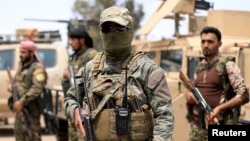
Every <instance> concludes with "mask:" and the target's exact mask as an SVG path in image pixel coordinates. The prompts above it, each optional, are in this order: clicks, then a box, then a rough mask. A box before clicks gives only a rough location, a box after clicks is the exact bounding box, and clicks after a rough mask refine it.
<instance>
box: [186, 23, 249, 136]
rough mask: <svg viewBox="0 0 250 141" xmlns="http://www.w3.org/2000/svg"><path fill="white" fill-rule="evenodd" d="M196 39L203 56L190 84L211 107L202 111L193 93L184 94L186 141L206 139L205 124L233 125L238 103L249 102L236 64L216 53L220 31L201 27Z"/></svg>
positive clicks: (236, 121)
mask: <svg viewBox="0 0 250 141" xmlns="http://www.w3.org/2000/svg"><path fill="white" fill-rule="evenodd" d="M200 38H201V48H202V52H203V55H204V59H203V60H202V61H201V62H200V63H199V64H198V66H197V68H196V73H195V77H194V78H195V79H194V80H193V81H192V83H193V85H194V86H195V87H197V88H198V89H199V91H200V92H201V94H202V96H203V97H204V99H205V100H206V102H207V103H208V104H209V105H210V106H211V108H212V112H211V113H207V114H206V113H205V111H204V110H203V109H201V107H199V106H198V105H197V103H198V101H197V99H196V98H195V97H194V94H193V93H192V92H186V93H185V96H186V100H187V102H188V104H187V105H188V106H189V107H188V109H189V111H188V116H187V117H188V120H189V122H190V126H191V133H190V137H189V141H207V125H208V124H215V122H219V124H220V125H236V124H237V123H238V119H239V115H240V106H241V105H243V104H245V103H247V102H248V101H249V91H248V89H247V87H246V85H245V84H244V80H243V78H242V76H241V72H240V70H239V68H238V66H237V65H236V64H235V63H234V62H233V58H231V57H222V56H221V54H220V53H219V47H220V46H221V45H222V42H221V33H220V31H219V30H218V29H217V28H215V27H209V26H208V27H204V28H203V29H202V31H201V33H200ZM211 76H212V77H211ZM205 114H206V116H205ZM215 119H216V120H215Z"/></svg>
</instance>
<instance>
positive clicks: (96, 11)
mask: <svg viewBox="0 0 250 141" xmlns="http://www.w3.org/2000/svg"><path fill="white" fill-rule="evenodd" d="M123 2H124V1H123ZM113 5H118V4H117V1H116V0H91V1H90V0H88V1H87V0H75V2H74V6H73V8H72V11H73V13H74V14H75V16H76V18H77V17H79V18H82V19H83V20H84V21H87V20H95V21H99V19H100V14H101V12H102V11H103V10H104V9H106V8H108V7H110V6H113ZM120 6H124V7H126V8H128V9H129V11H130V12H131V13H132V16H133V18H134V28H135V30H137V29H138V28H139V27H140V21H141V19H142V18H143V16H144V12H143V6H142V4H135V1H134V0H126V1H125V2H124V3H121V4H120ZM85 25H86V27H87V30H88V32H89V34H90V35H91V36H92V38H93V39H94V44H95V48H96V49H97V50H99V51H100V50H101V40H100V36H99V29H98V26H91V25H87V23H86V24H85Z"/></svg>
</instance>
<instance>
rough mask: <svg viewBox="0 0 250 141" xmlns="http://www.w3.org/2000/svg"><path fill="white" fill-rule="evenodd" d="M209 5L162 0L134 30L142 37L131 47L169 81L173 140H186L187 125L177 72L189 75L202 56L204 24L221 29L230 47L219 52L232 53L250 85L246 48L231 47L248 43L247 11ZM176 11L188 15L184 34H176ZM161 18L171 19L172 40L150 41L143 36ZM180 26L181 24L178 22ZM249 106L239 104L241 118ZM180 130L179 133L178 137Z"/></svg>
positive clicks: (247, 116) (193, 0)
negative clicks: (148, 57)
mask: <svg viewBox="0 0 250 141" xmlns="http://www.w3.org/2000/svg"><path fill="white" fill-rule="evenodd" d="M211 7H213V4H210V3H208V2H206V1H204V0H168V1H163V2H162V4H161V5H160V6H159V7H158V9H157V10H156V11H155V13H153V15H152V16H151V17H150V18H149V19H148V20H147V21H146V23H145V24H144V25H143V26H142V27H141V29H139V30H138V31H137V33H136V34H137V36H140V37H141V36H144V39H142V40H135V41H134V42H133V46H134V48H133V49H134V50H137V51H143V52H147V53H148V54H150V55H151V57H152V58H153V59H154V60H155V61H156V62H157V63H158V64H159V65H160V66H161V67H162V68H163V69H164V70H165V71H166V79H167V81H168V84H169V88H170V92H171V94H172V98H173V101H172V103H173V108H174V114H175V126H174V133H173V140H174V141H182V140H187V138H188V132H189V131H190V128H189V125H188V123H187V120H186V113H187V110H186V105H185V104H186V100H185V97H184V93H183V92H185V87H184V86H183V85H182V82H181V81H180V79H179V71H181V70H182V71H183V72H184V73H186V74H187V75H188V76H189V77H190V78H192V77H191V76H192V75H193V73H194V68H195V66H196V64H197V63H198V60H199V59H198V58H200V57H202V51H201V47H200V36H199V32H200V31H201V29H202V28H203V27H204V26H206V25H209V26H215V27H217V28H219V29H220V30H221V32H222V42H223V45H222V46H224V45H226V46H228V45H229V46H231V48H228V49H227V50H221V53H222V55H226V56H232V57H234V58H235V62H236V64H237V65H238V66H239V67H240V69H241V72H242V75H243V77H244V80H245V83H246V84H247V86H248V87H250V82H249V80H250V75H249V73H247V70H249V69H250V66H249V65H246V61H247V59H249V57H250V56H249V51H250V48H237V47H236V48H235V47H234V43H237V42H238V43H249V42H250V31H249V30H250V29H247V28H246V27H248V26H247V24H248V23H249V22H250V21H249V20H248V18H247V17H248V16H250V11H232V10H213V9H211ZM195 9H202V10H205V11H207V15H206V16H197V15H195ZM180 14H184V15H185V14H186V15H187V17H188V24H189V25H187V26H188V31H189V33H188V34H187V35H181V34H179V27H178V25H179V21H180V20H181V19H182V18H181V17H180ZM164 18H170V19H174V20H175V29H176V30H175V33H174V37H173V39H163V40H159V41H150V39H147V35H148V34H149V33H150V31H151V30H152V29H153V28H154V26H156V23H157V22H158V21H159V20H161V19H164ZM182 26H183V25H182ZM249 112H250V106H249V104H246V105H244V106H242V110H241V119H245V120H247V121H248V120H250V113H249ZM180 133H181V136H180Z"/></svg>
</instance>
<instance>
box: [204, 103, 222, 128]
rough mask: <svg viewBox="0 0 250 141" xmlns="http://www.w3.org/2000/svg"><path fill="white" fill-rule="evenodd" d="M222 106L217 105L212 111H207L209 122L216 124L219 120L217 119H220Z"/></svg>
mask: <svg viewBox="0 0 250 141" xmlns="http://www.w3.org/2000/svg"><path fill="white" fill-rule="evenodd" d="M220 111H221V110H220V108H219V107H215V108H214V109H213V110H212V112H210V113H207V120H208V123H209V124H215V123H217V122H219V121H218V120H217V119H219V113H220Z"/></svg>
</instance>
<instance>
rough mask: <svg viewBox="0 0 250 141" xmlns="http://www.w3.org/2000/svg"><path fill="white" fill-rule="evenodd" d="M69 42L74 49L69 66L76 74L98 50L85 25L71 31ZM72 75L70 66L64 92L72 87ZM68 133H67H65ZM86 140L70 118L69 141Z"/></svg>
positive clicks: (65, 77) (63, 85) (64, 77)
mask: <svg viewBox="0 0 250 141" xmlns="http://www.w3.org/2000/svg"><path fill="white" fill-rule="evenodd" d="M69 44H70V46H71V48H72V50H73V51H74V53H73V54H72V55H70V56H69V60H68V66H72V68H73V71H74V73H75V74H76V73H77V72H78V70H79V69H80V68H81V67H84V66H85V65H86V63H87V62H88V61H90V60H91V59H93V57H94V56H95V55H96V53H97V51H96V50H95V49H93V40H92V38H91V37H90V36H89V34H88V32H87V31H86V29H85V28H84V27H83V26H79V27H77V28H75V29H73V30H71V31H70V32H69ZM69 80H70V75H69V70H68V68H67V69H66V70H65V72H64V74H63V80H62V87H63V91H64V94H65V95H66V92H67V90H68V89H69V88H70V83H69ZM65 135H66V134H65ZM82 140H84V139H83V137H82V135H81V133H80V132H78V131H77V128H76V127H75V126H74V125H73V123H72V121H71V120H70V119H69V120H68V141H82Z"/></svg>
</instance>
